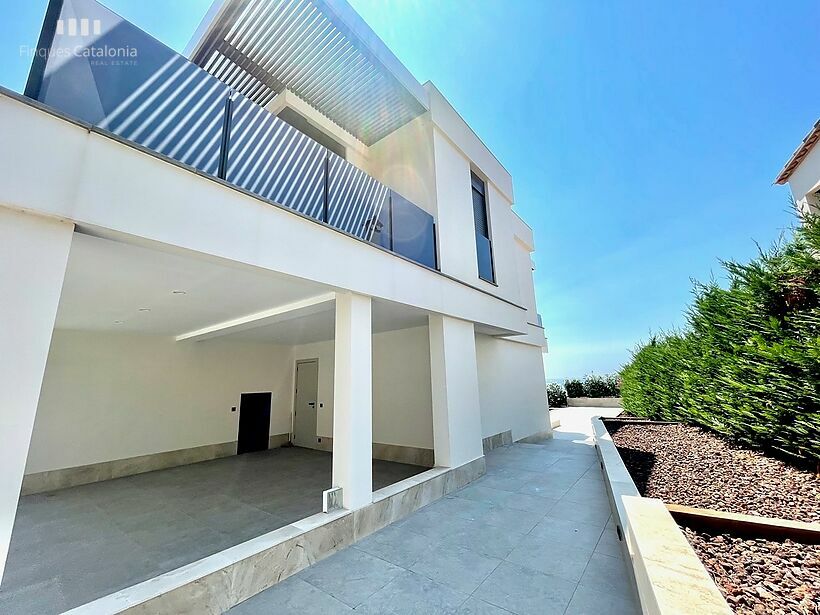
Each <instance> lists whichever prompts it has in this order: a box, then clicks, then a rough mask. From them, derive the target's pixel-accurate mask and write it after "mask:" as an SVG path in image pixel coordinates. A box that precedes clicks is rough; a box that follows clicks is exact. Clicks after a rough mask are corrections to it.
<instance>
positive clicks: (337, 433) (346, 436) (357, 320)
mask: <svg viewBox="0 0 820 615" xmlns="http://www.w3.org/2000/svg"><path fill="white" fill-rule="evenodd" d="M371 335H372V331H371V322H370V297H365V296H363V295H357V294H354V293H342V292H340V293H336V346H335V367H334V370H335V371H334V378H333V485H334V486H336V487H341V488H342V505H343V506H344V507H345V508H347V509H349V510H355V509H357V508H361V507H362V506H366V505H368V504H370V503H371V502H372V501H373V465H372V459H373V371H372V351H371Z"/></svg>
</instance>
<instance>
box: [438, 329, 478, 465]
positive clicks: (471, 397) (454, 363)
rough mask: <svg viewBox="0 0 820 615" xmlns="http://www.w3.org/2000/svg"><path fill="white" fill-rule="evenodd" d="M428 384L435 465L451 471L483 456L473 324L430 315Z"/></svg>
mask: <svg viewBox="0 0 820 615" xmlns="http://www.w3.org/2000/svg"><path fill="white" fill-rule="evenodd" d="M429 320H430V371H431V374H430V383H431V385H432V392H433V448H434V449H435V457H436V465H437V466H445V467H450V468H454V467H457V466H460V465H462V464H464V463H467V462H468V461H472V460H473V459H477V458H478V457H481V456H482V455H483V454H484V451H483V447H482V444H481V408H480V405H479V398H478V367H477V363H476V351H475V330H474V328H473V323H471V322H468V321H464V320H459V319H457V318H451V317H449V316H439V315H431V316H430V319H429Z"/></svg>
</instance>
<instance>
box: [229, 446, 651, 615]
mask: <svg viewBox="0 0 820 615" xmlns="http://www.w3.org/2000/svg"><path fill="white" fill-rule="evenodd" d="M352 610H355V612H362V613H391V614H408V615H410V614H412V615H416V614H425V615H427V614H435V613H459V614H467V613H474V614H482V615H492V614H504V613H517V614H519V615H529V614H539V615H543V614H553V613H555V614H566V615H579V614H582V613H588V614H595V615H599V614H602V613H606V614H607V615H620V614H624V615H627V614H628V615H632V614H636V613H639V612H640V609H639V607H638V606H637V600H636V597H635V596H634V594H633V589H632V586H631V585H630V583H629V581H628V576H627V570H626V565H625V562H624V561H623V559H622V557H621V552H620V545H619V543H618V537H617V535H616V533H615V528H614V525H613V522H612V520H611V516H610V509H609V503H608V501H607V497H606V494H605V491H604V485H603V478H602V475H601V471H600V467H599V466H598V463H597V457H596V455H595V451H594V449H593V448H592V446H591V445H590V441H589V439H587V438H586V434H583V433H572V432H563V433H557V434H556V438H555V439H554V440H550V441H547V442H545V443H544V444H516V445H513V446H510V447H506V448H503V449H498V450H496V451H493V452H491V453H490V454H489V455H487V474H486V476H484V477H482V478H481V479H479V480H478V481H476V482H474V483H472V484H470V485H468V486H467V487H465V488H463V489H461V490H460V491H458V492H456V493H454V494H452V496H450V497H446V498H444V499H442V500H439V501H437V502H434V503H433V504H430V505H429V506H426V507H424V508H422V509H421V510H420V511H418V512H416V513H415V514H413V515H411V516H410V517H408V518H407V519H405V520H403V521H401V522H400V523H397V524H394V525H392V526H389V527H387V528H385V529H383V530H381V531H380V532H377V533H375V534H373V535H371V536H369V537H367V538H365V539H364V540H362V541H360V542H359V543H357V544H356V545H354V546H352V547H350V548H348V549H345V550H344V551H341V552H339V553H337V554H335V555H333V556H331V557H329V558H327V559H326V560H323V561H321V562H319V563H318V564H316V565H314V566H312V567H310V568H308V569H306V570H303V571H302V572H300V573H299V574H296V575H294V576H293V577H290V578H289V579H287V580H285V581H284V582H282V583H280V584H279V585H276V586H274V587H272V588H271V589H269V590H267V591H265V592H262V593H261V594H259V595H257V596H254V597H253V598H251V599H250V600H248V601H246V602H244V603H242V604H240V605H238V606H236V607H234V608H233V609H231V615H251V614H254V615H255V614H274V613H275V614H280V613H299V614H305V615H307V614H311V613H322V614H333V613H344V612H350V611H352Z"/></svg>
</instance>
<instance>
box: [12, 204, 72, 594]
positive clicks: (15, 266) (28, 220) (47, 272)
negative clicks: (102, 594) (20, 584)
mask: <svg viewBox="0 0 820 615" xmlns="http://www.w3.org/2000/svg"><path fill="white" fill-rule="evenodd" d="M73 232H74V225H73V224H71V223H66V222H61V221H58V220H54V219H51V218H43V217H39V216H34V215H28V214H23V213H19V212H15V211H12V210H10V209H5V208H3V207H0V297H2V299H0V442H2V445H0V578H2V576H3V570H4V569H5V565H6V557H7V556H8V550H9V542H10V541H11V530H12V527H13V526H14V517H15V515H16V513H17V502H18V499H19V497H20V487H21V485H22V483H23V474H24V472H25V469H26V457H28V448H29V444H30V443H31V432H32V430H33V428H34V415H35V414H36V412H37V403H38V401H39V399H40V387H41V385H42V383H43V373H44V372H45V368H46V359H47V358H48V349H49V346H50V345H51V333H52V331H53V330H54V320H55V318H56V317H57V305H58V304H59V302H60V293H61V292H62V288H63V278H64V277H65V269H66V264H67V262H68V251H69V249H70V247H71V238H72V235H73Z"/></svg>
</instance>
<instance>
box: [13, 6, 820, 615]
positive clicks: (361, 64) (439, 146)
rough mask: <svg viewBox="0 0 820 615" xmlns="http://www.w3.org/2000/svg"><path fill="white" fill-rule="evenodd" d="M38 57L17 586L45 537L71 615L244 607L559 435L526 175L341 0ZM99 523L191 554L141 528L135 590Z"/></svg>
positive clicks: (17, 382)
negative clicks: (524, 201) (59, 552)
mask: <svg viewBox="0 0 820 615" xmlns="http://www.w3.org/2000/svg"><path fill="white" fill-rule="evenodd" d="M33 55H34V60H33V65H32V69H31V74H30V76H29V81H28V84H27V87H26V91H25V94H24V95H22V94H19V93H15V92H11V91H8V90H0V134H2V148H0V297H1V298H2V299H0V322H2V325H0V342H1V343H0V349H1V350H2V353H0V365H2V368H0V390H1V391H2V403H0V434H1V435H2V446H0V572H2V571H3V568H4V567H5V575H4V578H3V584H2V585H0V588H3V589H6V590H10V591H11V590H14V591H16V590H17V589H18V588H28V590H30V591H32V592H34V593H37V594H39V596H40V597H42V596H43V595H44V592H47V591H51V585H48V584H47V583H45V581H43V579H41V578H40V576H38V575H41V576H42V575H43V574H45V573H42V572H41V569H38V568H37V567H36V566H31V565H28V564H26V561H29V560H25V558H26V557H27V556H28V555H29V554H30V553H32V552H34V551H36V549H37V548H39V547H38V546H37V545H38V544H40V543H38V542H37V541H38V540H42V536H44V534H43V532H47V531H51V532H54V535H55V536H58V537H63V539H64V540H66V541H67V540H69V539H71V540H74V539H76V540H77V541H83V542H84V543H85V544H86V545H87V550H88V553H89V554H90V559H92V560H94V562H96V564H95V563H94V562H87V561H84V562H83V564H82V565H80V564H77V566H80V567H82V570H83V571H84V574H85V575H86V576H85V577H84V579H87V578H91V577H90V576H88V575H91V574H92V572H93V573H94V574H97V573H99V574H102V573H103V572H104V573H105V574H106V575H108V576H107V577H106V581H105V582H102V581H101V582H100V584H99V586H98V587H96V588H95V589H94V591H92V592H89V593H87V594H82V595H80V594H79V593H78V594H76V595H75V594H72V593H71V591H73V590H72V589H71V588H72V587H74V586H72V585H71V576H70V575H71V574H72V571H71V570H63V569H54V570H51V571H50V572H49V573H47V574H46V576H49V575H50V576H51V577H54V576H55V575H56V576H57V577H59V578H60V579H63V580H62V581H60V584H59V585H60V587H61V588H62V589H60V591H61V592H62V593H61V594H60V596H61V597H60V598H59V599H58V598H55V600H56V601H57V602H56V603H57V604H60V605H61V608H64V609H66V610H68V609H69V608H75V607H80V606H81V605H83V604H85V603H86V602H91V601H92V600H98V599H100V598H101V597H104V596H106V595H108V594H112V593H114V592H117V591H120V592H121V593H120V594H119V598H117V599H118V600H120V603H118V604H120V606H122V609H121V610H125V609H126V607H128V608H135V609H136V608H137V606H138V605H140V604H148V603H150V601H151V600H157V599H159V598H160V597H161V596H163V595H165V594H168V593H172V592H173V591H178V590H179V588H180V587H183V586H187V585H190V584H192V583H200V585H199V586H198V587H200V588H204V589H200V590H199V597H200V598H201V599H202V600H203V602H202V604H206V603H208V600H211V601H212V600H213V599H214V595H216V594H215V593H213V592H216V591H217V590H213V592H212V593H211V594H209V592H211V591H212V590H211V589H209V588H210V587H211V586H210V585H209V584H208V583H209V582H202V579H211V578H215V577H213V575H216V574H218V573H219V571H223V572H224V571H225V570H229V571H231V572H230V575H229V576H230V578H231V579H232V580H231V581H230V583H234V584H235V585H232V586H231V588H230V589H229V590H228V589H225V588H224V587H223V586H221V589H219V592H221V595H222V596H223V598H224V597H225V596H229V597H230V598H229V599H230V600H231V601H232V603H236V602H238V601H241V600H243V599H245V598H247V597H249V595H252V594H253V593H256V592H258V591H261V590H262V589H264V588H266V587H269V586H271V585H272V584H274V583H276V582H277V581H278V580H279V579H280V578H285V577H286V576H288V575H289V574H292V573H293V572H294V571H296V570H298V569H300V568H302V567H304V566H306V565H309V564H310V563H312V562H313V561H316V560H317V559H319V558H321V557H323V556H324V555H326V554H327V553H329V552H332V551H333V550H334V549H337V548H339V547H340V546H344V545H347V544H351V543H352V542H355V540H358V539H359V538H361V537H363V536H365V535H367V534H368V533H370V532H372V531H375V530H376V529H379V528H380V527H383V526H384V525H386V524H389V523H391V522H392V521H395V520H398V519H400V518H401V517H402V516H404V515H406V514H408V513H409V512H412V511H413V510H415V509H416V508H418V507H419V506H423V505H424V504H425V503H427V502H429V501H432V500H433V499H435V498H438V497H441V496H442V495H444V494H446V493H448V492H449V491H451V490H453V489H455V488H457V487H459V486H462V485H463V484H465V483H466V482H469V481H471V480H473V479H475V478H477V477H478V476H480V475H481V474H482V473H483V472H484V457H483V456H484V453H485V452H486V451H487V450H489V449H491V448H493V447H495V446H499V445H502V444H509V443H511V442H513V441H520V440H525V439H531V440H536V439H543V438H546V437H549V436H550V435H551V432H550V424H549V417H548V408H547V403H546V395H545V375H544V367H543V353H544V352H546V346H547V344H546V340H545V335H544V329H543V327H542V325H541V319H540V317H539V315H538V310H537V307H536V299H535V292H534V286H533V269H534V264H533V262H534V261H533V251H534V245H535V244H534V240H533V233H532V230H531V229H530V228H529V227H528V226H527V224H526V223H525V222H524V221H523V220H522V219H521V218H520V217H519V216H518V215H517V214H516V213H515V211H513V209H512V205H513V203H514V200H515V199H514V192H513V182H512V178H511V176H510V174H509V173H508V172H507V170H506V169H505V168H504V166H503V165H502V163H501V162H500V161H499V160H498V159H497V158H496V157H495V156H494V155H493V154H492V152H491V151H490V150H489V149H488V148H487V147H486V146H485V145H484V143H483V142H482V141H481V139H480V138H479V136H478V135H476V134H475V133H474V132H473V130H472V129H471V128H470V126H469V125H468V124H467V123H466V122H465V121H464V119H462V117H461V116H460V115H459V114H458V112H457V111H456V110H455V109H454V108H453V107H452V106H451V105H450V103H449V102H448V101H447V100H446V99H445V97H444V96H443V95H442V93H441V92H439V90H438V89H436V87H435V85H433V84H432V83H430V82H427V83H424V84H421V83H419V82H418V81H417V80H416V79H415V78H414V77H413V75H411V74H410V72H409V71H408V70H407V69H406V68H405V67H404V66H403V65H402V64H401V63H400V62H399V61H398V59H397V58H396V57H395V56H394V55H393V54H392V53H391V51H390V50H389V49H388V48H387V47H386V46H385V45H384V43H383V42H382V41H381V40H379V38H378V37H377V36H376V35H375V34H374V32H373V31H372V30H371V29H370V28H369V27H368V25H367V24H366V23H365V22H364V21H363V20H362V19H361V17H359V15H357V14H356V13H355V12H354V11H353V9H352V8H351V7H350V6H349V5H348V4H347V2H346V1H345V0H290V1H282V0H216V1H215V2H214V5H213V7H212V8H211V10H210V11H209V12H208V14H207V15H206V16H205V17H204V19H203V21H202V23H201V25H200V27H199V28H198V30H197V32H196V33H195V35H194V38H193V40H192V42H191V44H190V45H189V48H188V49H187V50H186V55H185V57H183V56H182V55H180V54H178V53H176V52H174V51H173V50H171V49H170V48H168V47H166V46H165V45H163V44H162V43H161V42H159V41H156V40H155V39H153V38H151V37H150V36H149V35H147V34H146V33H144V32H143V31H141V30H140V29H139V28H138V27H137V26H136V25H134V24H131V23H129V22H127V21H125V20H124V19H122V18H121V17H119V16H117V15H115V14H114V13H113V12H111V11H110V10H109V9H107V8H106V7H105V6H104V5H103V4H100V3H98V2H95V1H94V0H50V2H49V6H48V11H47V13H46V16H45V21H44V25H43V30H42V33H41V35H40V40H39V44H38V50H37V53H36V54H33ZM442 61H446V60H445V59H444V58H442ZM818 151H820V150H818ZM814 155H817V156H820V153H817V151H815V152H814ZM795 177H796V175H795ZM818 177H820V174H818V176H817V177H814V179H815V180H817V178H818ZM801 186H802V184H801ZM800 190H801V191H802V190H803V188H802V187H801V188H800ZM807 190H809V191H810V190H815V191H816V190H817V185H816V183H815V185H814V186H813V187H809V188H807ZM795 196H797V194H796V195H795ZM801 198H803V197H802V196H801ZM152 477H155V478H152ZM71 494H74V495H71ZM164 498H169V500H168V501H171V500H173V501H174V502H178V504H179V510H183V509H184V507H185V506H188V505H190V504H191V503H192V502H193V503H194V504H195V509H191V510H189V511H188V513H186V514H188V515H189V516H190V518H195V519H198V520H202V519H203V518H205V517H206V516H207V518H208V519H209V521H208V523H211V524H215V523H217V521H214V519H215V518H216V512H215V511H217V510H224V511H229V512H226V513H225V520H223V521H224V524H225V528H226V529H223V530H220V531H211V530H212V529H213V525H211V526H208V527H207V528H205V529H207V530H208V531H209V532H210V533H206V532H205V529H198V530H197V532H198V533H197V534H195V535H193V534H192V533H191V532H189V531H188V529H187V528H186V526H184V522H183V521H181V520H180V518H178V517H175V516H174V515H175V514H176V513H175V511H176V510H177V508H172V507H170V506H169V505H167V502H165V501H164V500H163V499H164ZM174 498H176V499H174ZM92 501H93V502H94V507H93V510H90V509H88V510H87V508H88V507H89V506H90V504H89V502H92ZM109 506H110V507H111V508H107V507H109ZM251 509H253V510H251ZM111 510H116V513H114V512H110V511H111ZM186 510H187V509H186ZM100 511H103V513H105V514H103V516H98V513H100ZM257 513H258V514H257ZM262 513H264V514H262ZM75 514H76V515H77V517H76V519H75V520H74V521H71V523H70V525H61V524H66V523H69V522H68V521H65V520H66V519H67V518H68V517H69V516H71V515H75ZM83 515H87V516H83ZM118 515H125V516H128V515H131V516H128V517H127V518H128V519H130V520H131V521H133V522H131V521H129V524H125V523H118V518H119V519H122V518H125V517H117V516H118ZM72 518H73V517H72ZM185 518H186V519H187V518H188V516H186V517H185ZM43 519H46V521H45V522H44V521H43ZM109 521H111V523H112V527H115V526H116V528H117V530H118V531H128V532H138V531H140V532H141V531H143V529H144V528H143V527H142V526H139V524H140V523H143V524H145V523H146V522H150V523H148V526H146V527H152V528H155V529H156V530H157V531H160V530H168V531H170V529H171V528H172V529H173V530H174V531H175V532H178V533H179V535H180V536H193V537H191V538H190V540H189V541H188V542H184V544H183V542H182V539H180V542H178V543H175V545H176V546H175V547H174V550H173V551H172V552H171V551H168V552H165V551H162V549H163V548H164V546H165V545H164V544H154V543H153V542H152V541H151V539H150V537H149V534H150V532H149V531H148V530H146V532H145V533H143V534H139V536H138V538H139V540H137V539H136V538H134V540H135V541H136V542H135V543H134V544H138V545H139V548H140V549H145V553H144V555H136V554H135V555H133V556H132V557H133V558H134V560H133V561H140V562H142V561H145V562H152V564H151V566H146V567H144V568H145V569H142V568H141V569H140V570H139V571H138V572H136V573H134V572H133V566H132V569H131V570H128V571H126V570H125V569H124V568H122V569H120V568H118V566H117V564H116V562H115V560H116V559H117V557H118V556H117V555H115V547H116V545H119V544H120V543H116V544H115V543H112V542H111V540H113V539H111V540H109V539H108V538H106V536H107V534H105V533H104V531H103V530H104V529H105V528H107V527H108V525H106V524H107V523H108V522H109ZM223 521H219V522H223ZM42 523H45V526H43V525H42ZM203 523H204V521H203ZM38 524H39V525H38ZM35 527H36V528H37V529H36V531H35V530H34V529H32V528H35ZM137 527H140V528H141V529H139V530H136V529H133V528H137ZM88 528H93V530H89V529H88ZM101 528H102V529H101ZM128 528H132V529H128ZM86 531H88V532H90V534H86V533H84V532H86ZM112 535H113V530H112ZM217 535H218V536H217ZM129 537H131V538H133V536H132V535H131V534H129ZM226 537H227V538H226ZM329 537H330V538H329ZM217 538H219V540H217ZM106 540H108V542H106ZM129 540H130V538H129ZM54 542H55V544H61V539H56V540H55V541H54ZM157 542H158V541H157ZM16 544H17V546H15V545H16ZM123 544H125V543H123ZM129 544H130V543H129ZM203 545H205V547H203ZM236 545H240V546H236ZM294 545H297V546H299V547H300V549H301V551H300V553H301V555H299V557H298V558H297V557H296V556H295V555H292V553H293V546H294ZM117 548H119V547H117ZM122 548H123V549H125V547H122ZM131 548H133V547H131ZM140 553H142V551H140ZM172 555H173V556H174V557H172ZM203 558H204V559H203ZM259 558H268V559H266V560H265V562H266V565H265V566H260V565H259V561H260V560H259ZM200 560H201V561H200ZM37 561H38V562H46V561H49V560H48V558H46V557H45V556H43V557H42V558H41V559H39V560H37ZM194 561H199V563H198V564H197V565H196V566H188V567H185V568H180V570H182V572H180V573H178V574H176V576H174V575H169V574H167V573H169V571H172V570H174V569H177V568H179V567H181V566H185V565H186V564H190V563H192V562H194ZM16 562H17V563H16ZM243 562H244V564H243ZM43 565H45V564H43ZM93 565H96V566H97V567H98V568H99V569H100V570H97V568H93ZM242 565H248V566H250V568H248V569H243V568H237V566H242ZM55 566H56V564H55ZM92 569H93V570H92ZM118 571H119V572H118ZM243 571H244V572H243ZM249 571H251V572H249ZM242 574H245V575H246V576H245V577H244V581H243V582H242V583H241V584H239V581H236V579H237V578H239V577H240V576H241V575H242ZM60 575H63V576H60ZM117 575H119V576H117ZM162 575H165V576H162ZM209 575H211V576H209ZM248 575H250V576H248ZM155 577H156V578H155ZM160 577H162V578H161V579H159V580H157V578H160ZM251 577H252V581H248V578H251ZM95 578H96V577H95ZM152 579H153V580H154V581H156V582H155V583H154V584H153V585H152V584H151V583H148V582H146V580H152ZM41 581H42V583H44V584H40V585H38V583H41ZM225 582H226V583H227V582H228V581H225ZM138 583H142V585H141V586H140V587H142V589H141V590H139V592H134V593H131V594H128V593H127V592H126V593H122V591H121V590H126V589H127V588H128V587H129V586H132V585H137V584H138ZM9 588H11V589H9ZM32 588H34V589H32ZM38 588H39V589H38ZM21 591H22V590H21ZM54 591H57V590H54ZM225 599H228V598H225ZM60 600H62V602H60ZM228 606H230V604H222V607H225V608H227V607H228ZM118 608H119V607H118ZM157 608H158V607H157ZM208 608H212V607H210V606H209V607H208ZM0 610H2V609H0ZM107 610H108V608H107V607H105V608H103V607H100V608H98V609H97V611H91V610H90V611H88V612H105V611H107ZM205 611H206V609H203V610H201V611H199V612H205ZM135 612H156V611H155V610H152V607H145V609H144V610H142V611H139V610H136V611H135ZM191 612H194V611H191Z"/></svg>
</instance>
